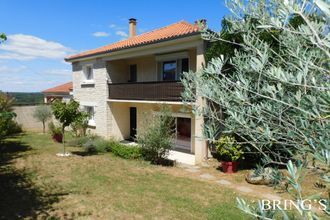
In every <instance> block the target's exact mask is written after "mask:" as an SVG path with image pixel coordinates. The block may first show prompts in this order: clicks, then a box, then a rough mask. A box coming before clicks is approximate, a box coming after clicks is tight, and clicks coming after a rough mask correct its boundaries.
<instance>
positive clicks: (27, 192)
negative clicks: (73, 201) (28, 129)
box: [0, 138, 58, 219]
mask: <svg viewBox="0 0 330 220" xmlns="http://www.w3.org/2000/svg"><path fill="white" fill-rule="evenodd" d="M29 150H31V147H30V146H28V145H26V144H24V143H22V142H20V141H17V139H12V138H11V139H7V140H5V141H3V142H1V143H0V196H1V199H0V219H21V218H26V217H28V218H36V216H37V215H38V216H39V217H40V216H45V217H46V216H48V214H47V210H49V209H50V205H51V204H53V203H55V202H57V201H58V195H56V194H52V195H49V194H48V195H47V194H45V193H44V192H42V190H40V189H38V188H37V187H35V186H34V184H33V182H32V181H31V180H30V178H29V174H28V173H27V172H25V171H20V170H17V169H16V168H15V167H14V166H13V164H12V162H13V159H15V158H18V157H21V156H22V153H23V152H26V151H29Z"/></svg>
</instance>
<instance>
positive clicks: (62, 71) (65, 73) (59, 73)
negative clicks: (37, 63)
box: [40, 69, 72, 76]
mask: <svg viewBox="0 0 330 220" xmlns="http://www.w3.org/2000/svg"><path fill="white" fill-rule="evenodd" d="M40 74H42V75H45V76H49V75H52V76H71V74H72V72H71V70H68V69H49V70H43V71H42V72H41V73H40Z"/></svg>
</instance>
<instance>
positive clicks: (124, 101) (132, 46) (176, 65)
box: [65, 18, 208, 163]
mask: <svg viewBox="0 0 330 220" xmlns="http://www.w3.org/2000/svg"><path fill="white" fill-rule="evenodd" d="M201 21H202V22H205V20H201ZM204 49H205V42H204V41H203V40H202V38H201V34H200V31H199V26H198V25H197V23H195V24H190V23H188V22H185V21H180V22H177V23H175V24H171V25H168V26H165V27H162V28H159V29H156V30H153V31H150V32H147V33H143V34H140V35H136V19H133V18H132V19H129V38H128V39H125V40H122V41H119V42H116V43H113V44H110V45H106V46H103V47H100V48H97V49H93V50H89V51H86V52H82V53H79V54H75V55H73V56H70V57H67V58H66V59H65V60H66V61H67V62H71V63H72V71H73V96H74V99H75V100H77V101H79V102H80V105H81V106H84V107H85V109H86V110H87V111H89V112H90V113H91V114H92V118H91V120H90V126H92V127H93V128H94V129H95V132H96V134H98V135H101V136H104V137H114V138H117V139H119V140H125V139H130V138H132V137H134V136H135V135H136V133H137V132H139V129H140V128H142V127H143V126H144V125H143V121H144V120H143V117H145V114H154V113H157V111H159V109H160V104H164V105H167V106H169V107H170V108H171V111H172V115H173V117H174V118H175V122H176V140H175V146H174V149H175V150H177V151H178V152H184V153H187V154H189V155H191V156H193V160H194V163H200V162H202V160H203V159H204V158H205V157H206V156H207V154H208V150H207V146H206V142H205V141H204V140H202V139H201V137H202V125H203V118H202V117H195V116H194V115H193V114H192V112H191V106H189V104H188V105H184V103H183V102H182V101H181V93H182V91H183V86H182V84H181V82H180V77H181V74H182V72H187V71H189V70H192V71H196V70H198V69H200V68H201V67H202V66H203V64H204V62H205V61H204ZM195 101H196V102H201V100H200V99H198V100H195ZM179 161H180V156H179Z"/></svg>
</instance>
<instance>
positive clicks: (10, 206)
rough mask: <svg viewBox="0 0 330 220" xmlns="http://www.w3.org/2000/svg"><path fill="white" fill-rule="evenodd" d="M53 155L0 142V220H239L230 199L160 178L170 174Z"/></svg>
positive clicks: (109, 160)
mask: <svg viewBox="0 0 330 220" xmlns="http://www.w3.org/2000/svg"><path fill="white" fill-rule="evenodd" d="M61 149H62V148H61V145H60V144H56V143H53V142H52V141H51V139H50V137H49V135H42V134H35V133H27V134H24V135H20V136H17V137H13V138H9V139H7V140H6V141H5V142H4V143H1V146H0V151H1V155H0V162H1V169H0V194H1V204H0V219H2V218H4V219H13V218H14V217H16V218H30V219H35V218H41V219H44V218H45V217H50V216H52V217H54V218H53V219H57V218H59V219H117V218H119V219H132V218H134V219H235V220H238V219H247V217H246V216H244V215H243V214H242V213H241V212H240V211H239V210H238V209H237V208H236V205H235V197H236V195H235V193H234V192H232V191H231V190H229V189H227V188H223V187H221V186H218V185H216V184H210V183H206V182H203V181H198V180H194V179H191V178H187V177H177V176H174V175H171V174H169V172H167V171H168V169H178V168H164V167H159V166H154V165H150V164H148V163H146V162H144V161H133V160H124V159H121V158H118V157H115V156H113V155H112V154H104V155H93V156H84V157H83V156H73V157H70V158H60V157H57V156H56V155H55V154H56V153H57V152H59V151H60V150H61ZM68 150H69V151H79V150H80V149H79V148H68Z"/></svg>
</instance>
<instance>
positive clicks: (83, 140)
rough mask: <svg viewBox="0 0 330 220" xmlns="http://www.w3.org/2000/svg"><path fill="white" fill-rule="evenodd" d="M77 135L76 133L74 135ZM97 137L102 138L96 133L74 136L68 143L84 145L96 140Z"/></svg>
mask: <svg viewBox="0 0 330 220" xmlns="http://www.w3.org/2000/svg"><path fill="white" fill-rule="evenodd" d="M74 136H75V135H74ZM97 138H100V137H98V136H96V135H87V136H84V137H74V138H73V139H72V140H70V141H68V145H69V146H70V147H83V145H84V144H85V143H87V142H88V141H91V140H95V139H97Z"/></svg>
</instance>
